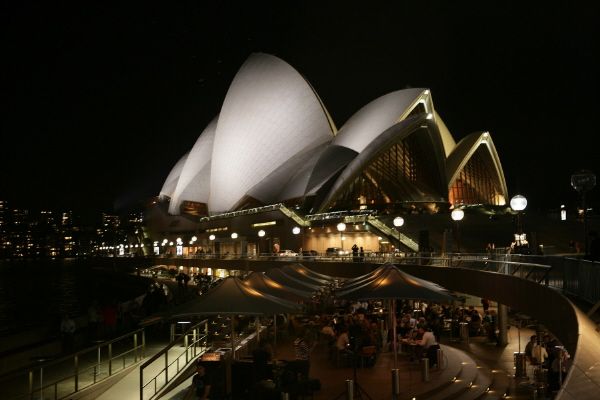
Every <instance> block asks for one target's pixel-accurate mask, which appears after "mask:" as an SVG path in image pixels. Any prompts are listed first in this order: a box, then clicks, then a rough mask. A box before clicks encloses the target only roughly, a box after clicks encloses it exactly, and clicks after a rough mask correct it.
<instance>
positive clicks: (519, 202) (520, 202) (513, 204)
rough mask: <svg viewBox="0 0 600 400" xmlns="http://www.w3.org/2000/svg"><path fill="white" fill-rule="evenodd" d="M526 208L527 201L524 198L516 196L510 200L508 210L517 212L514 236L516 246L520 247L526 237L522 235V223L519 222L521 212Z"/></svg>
mask: <svg viewBox="0 0 600 400" xmlns="http://www.w3.org/2000/svg"><path fill="white" fill-rule="evenodd" d="M526 207H527V199H526V198H525V196H522V195H520V194H517V195H516V196H513V198H512V199H510V208H512V209H513V211H516V212H517V234H516V235H515V239H516V245H517V246H518V247H521V246H522V245H523V244H524V243H523V242H524V241H525V240H526V236H525V235H524V234H523V221H522V220H521V218H522V217H521V212H522V211H523V210H524V209H525V208H526Z"/></svg>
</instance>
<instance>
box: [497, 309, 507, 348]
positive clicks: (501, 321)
mask: <svg viewBox="0 0 600 400" xmlns="http://www.w3.org/2000/svg"><path fill="white" fill-rule="evenodd" d="M507 326H508V309H507V307H506V305H504V304H500V303H498V331H499V332H498V346H506V345H507V344H508V329H507Z"/></svg>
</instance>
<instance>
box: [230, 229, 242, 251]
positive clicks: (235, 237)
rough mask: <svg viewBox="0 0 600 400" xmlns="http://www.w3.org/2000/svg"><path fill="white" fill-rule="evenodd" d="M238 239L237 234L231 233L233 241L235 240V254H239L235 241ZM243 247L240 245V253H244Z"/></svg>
mask: <svg viewBox="0 0 600 400" xmlns="http://www.w3.org/2000/svg"><path fill="white" fill-rule="evenodd" d="M237 238H238V234H237V233H235V232H232V233H231V239H233V254H237V245H236V243H235V239H237ZM241 247H242V245H241V244H240V253H241V252H242V248H241Z"/></svg>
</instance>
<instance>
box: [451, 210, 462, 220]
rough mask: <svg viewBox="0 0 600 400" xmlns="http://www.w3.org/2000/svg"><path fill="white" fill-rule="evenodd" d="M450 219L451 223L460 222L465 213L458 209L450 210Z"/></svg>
mask: <svg viewBox="0 0 600 400" xmlns="http://www.w3.org/2000/svg"><path fill="white" fill-rule="evenodd" d="M450 217H451V218H452V221H462V219H463V218H464V217H465V212H464V211H463V210H461V209H460V208H456V209H454V210H452V212H451V213H450Z"/></svg>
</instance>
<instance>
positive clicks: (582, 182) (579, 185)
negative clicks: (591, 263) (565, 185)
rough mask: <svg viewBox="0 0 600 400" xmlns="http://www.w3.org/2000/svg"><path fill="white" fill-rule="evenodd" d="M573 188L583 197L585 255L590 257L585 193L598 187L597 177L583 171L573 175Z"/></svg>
mask: <svg viewBox="0 0 600 400" xmlns="http://www.w3.org/2000/svg"><path fill="white" fill-rule="evenodd" d="M571 186H572V187H573V189H575V190H577V192H579V194H580V195H581V202H582V206H583V238H584V252H585V253H584V254H585V255H586V256H587V255H588V226H587V205H586V203H585V193H586V192H587V191H590V190H592V189H593V188H594V187H595V186H596V175H595V174H594V173H593V172H590V171H587V170H582V171H579V172H576V173H574V174H573V175H571Z"/></svg>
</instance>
